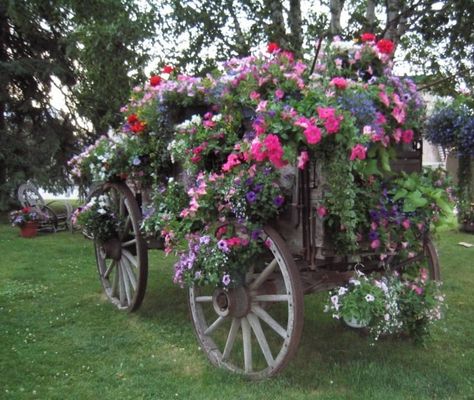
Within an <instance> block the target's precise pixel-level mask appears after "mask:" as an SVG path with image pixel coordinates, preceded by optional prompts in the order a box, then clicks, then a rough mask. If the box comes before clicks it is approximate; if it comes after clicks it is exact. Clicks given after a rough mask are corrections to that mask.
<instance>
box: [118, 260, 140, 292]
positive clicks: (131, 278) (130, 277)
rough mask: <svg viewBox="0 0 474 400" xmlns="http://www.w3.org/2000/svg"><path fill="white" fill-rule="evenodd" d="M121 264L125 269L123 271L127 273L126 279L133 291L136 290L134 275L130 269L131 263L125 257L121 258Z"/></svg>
mask: <svg viewBox="0 0 474 400" xmlns="http://www.w3.org/2000/svg"><path fill="white" fill-rule="evenodd" d="M121 261H122V266H123V268H124V270H125V272H126V273H127V275H128V280H129V282H130V284H131V285H132V288H133V291H136V290H137V279H136V278H135V275H134V273H133V271H132V268H131V264H130V262H129V261H128V260H127V259H126V258H122V260H121Z"/></svg>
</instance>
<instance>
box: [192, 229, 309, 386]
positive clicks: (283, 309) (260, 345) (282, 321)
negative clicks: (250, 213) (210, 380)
mask: <svg viewBox="0 0 474 400" xmlns="http://www.w3.org/2000/svg"><path fill="white" fill-rule="evenodd" d="M259 241H260V243H261V245H262V249H263V252H264V254H263V255H262V256H261V257H259V258H258V259H257V260H254V263H253V265H251V266H248V273H247V275H246V284H245V285H244V286H242V287H238V288H231V289H228V290H225V289H222V288H210V287H191V288H190V289H189V304H190V308H191V316H192V320H193V325H194V329H195V332H196V335H197V338H198V341H199V343H200V345H201V348H202V350H203V351H204V352H205V353H206V355H207V357H208V358H209V360H210V361H211V362H212V363H213V364H214V365H216V366H218V367H222V368H225V369H228V370H230V371H232V372H235V373H240V374H244V375H246V376H248V377H249V378H252V379H262V378H267V377H270V376H272V375H274V374H276V373H277V372H279V371H281V370H282V369H283V368H284V367H285V366H286V365H287V363H288V362H289V361H290V359H291V357H292V356H293V355H294V354H295V353H296V350H297V348H298V345H299V341H300V338H301V333H302V329H303V291H302V288H301V281H300V276H299V273H298V270H297V268H296V265H295V263H294V260H293V258H292V256H291V254H290V253H289V251H288V250H287V248H286V246H285V244H284V242H283V240H282V239H281V237H280V236H279V235H278V233H277V232H275V230H273V229H272V228H269V227H268V228H265V229H264V231H263V232H262V234H261V237H260V240H259Z"/></svg>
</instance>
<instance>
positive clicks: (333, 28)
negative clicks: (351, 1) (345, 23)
mask: <svg viewBox="0 0 474 400" xmlns="http://www.w3.org/2000/svg"><path fill="white" fill-rule="evenodd" d="M343 7H344V0H330V1H329V10H330V12H331V24H330V26H329V33H330V34H331V36H336V35H339V34H340V33H341V32H342V27H341V14H342V9H343Z"/></svg>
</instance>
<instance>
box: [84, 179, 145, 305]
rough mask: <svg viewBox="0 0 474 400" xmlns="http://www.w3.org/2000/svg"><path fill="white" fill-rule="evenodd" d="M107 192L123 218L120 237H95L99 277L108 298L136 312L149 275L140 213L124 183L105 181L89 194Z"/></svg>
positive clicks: (96, 194) (114, 207) (103, 193)
mask: <svg viewBox="0 0 474 400" xmlns="http://www.w3.org/2000/svg"><path fill="white" fill-rule="evenodd" d="M99 195H105V196H106V197H107V199H108V201H109V204H110V206H111V208H112V209H113V210H115V212H116V213H117V214H118V215H119V216H120V218H121V219H122V220H123V226H122V228H121V229H120V231H119V232H118V237H117V238H114V239H112V240H109V241H107V242H106V243H100V242H98V241H97V240H94V247H95V254H96V260H97V269H98V272H99V278H100V281H101V283H102V286H103V288H104V292H105V294H106V296H107V298H108V299H109V300H110V302H111V303H112V304H114V305H115V306H117V308H118V309H120V310H127V311H135V310H137V309H138V308H139V307H140V305H141V303H142V300H143V297H144V295H145V290H146V284H147V277H148V253H147V245H146V241H145V240H144V238H143V237H142V235H141V233H140V219H141V213H140V209H139V207H138V204H137V202H136V200H135V197H134V196H133V193H132V192H131V191H130V189H129V188H128V187H127V186H126V185H125V184H123V183H105V184H104V185H102V186H101V187H99V188H98V189H96V190H95V191H94V192H93V193H92V194H91V195H90V196H89V197H95V196H99Z"/></svg>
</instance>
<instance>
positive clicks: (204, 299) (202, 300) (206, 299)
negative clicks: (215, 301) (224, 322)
mask: <svg viewBox="0 0 474 400" xmlns="http://www.w3.org/2000/svg"><path fill="white" fill-rule="evenodd" d="M211 301H212V296H197V297H196V303H210V302H211Z"/></svg>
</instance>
